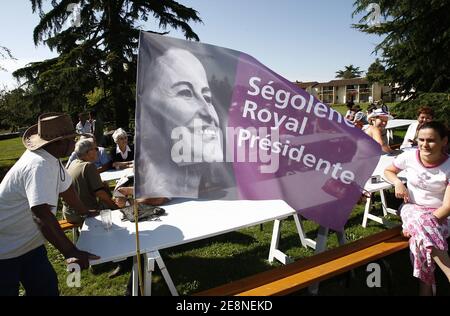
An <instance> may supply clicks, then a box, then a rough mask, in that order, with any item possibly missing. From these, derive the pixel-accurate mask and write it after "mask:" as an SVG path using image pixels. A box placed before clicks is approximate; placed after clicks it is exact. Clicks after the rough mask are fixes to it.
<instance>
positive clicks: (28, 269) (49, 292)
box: [0, 246, 59, 296]
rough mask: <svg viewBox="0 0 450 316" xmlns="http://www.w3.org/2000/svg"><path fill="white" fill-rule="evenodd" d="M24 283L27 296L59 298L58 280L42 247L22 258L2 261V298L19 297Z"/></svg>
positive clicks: (0, 269) (0, 291)
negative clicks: (20, 287) (20, 288)
mask: <svg viewBox="0 0 450 316" xmlns="http://www.w3.org/2000/svg"><path fill="white" fill-rule="evenodd" d="M19 283H22V285H23V287H24V288H25V292H26V295H27V296H58V295H59V290H58V278H57V276H56V272H55V270H54V269H53V266H52V265H51V263H50V262H49V261H48V258H47V250H46V249H45V247H44V246H40V247H38V248H36V249H33V250H31V251H29V252H27V253H26V254H24V255H21V256H20V257H16V258H11V259H4V260H0V296H17V295H19Z"/></svg>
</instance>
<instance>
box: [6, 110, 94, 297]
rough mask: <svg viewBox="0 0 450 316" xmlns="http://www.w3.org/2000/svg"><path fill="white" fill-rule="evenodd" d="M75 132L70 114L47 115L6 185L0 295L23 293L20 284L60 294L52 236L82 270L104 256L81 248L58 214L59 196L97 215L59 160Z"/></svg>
mask: <svg viewBox="0 0 450 316" xmlns="http://www.w3.org/2000/svg"><path fill="white" fill-rule="evenodd" d="M75 136H76V133H75V130H74V128H73V124H72V121H71V119H70V117H69V116H68V115H66V114H59V113H47V114H43V115H41V116H40V117H39V120H38V124H36V125H34V126H32V127H30V128H29V129H28V130H27V131H26V132H25V134H24V136H23V139H22V141H23V144H24V145H25V147H26V148H27V150H26V151H25V153H24V154H23V155H22V157H20V159H19V160H18V161H17V162H16V163H15V164H14V166H13V167H12V168H11V169H10V170H9V171H8V173H7V174H6V176H5V178H4V179H3V181H2V182H1V184H0V296H9V295H18V293H19V283H22V285H23V287H24V288H25V291H26V294H27V295H40V296H41V295H58V294H59V291H58V279H57V276H56V273H55V271H54V269H53V267H52V265H51V264H50V262H49V261H48V258H47V252H46V249H45V247H44V244H45V240H46V239H47V240H48V241H49V242H50V243H51V244H52V245H53V246H55V247H56V248H57V249H58V250H59V251H60V252H61V253H62V254H63V255H64V257H65V258H66V259H68V260H67V262H68V263H77V264H79V265H80V267H81V268H82V269H84V268H87V267H88V266H89V259H98V257H97V256H94V255H92V254H90V253H87V252H84V251H80V250H78V249H77V248H76V247H75V245H74V244H73V243H72V242H71V241H70V240H69V239H68V238H67V237H66V235H65V234H64V232H63V231H62V230H61V228H60V226H59V223H58V220H57V219H56V217H55V213H56V206H57V204H58V197H59V196H61V197H62V198H63V199H64V200H65V201H66V202H67V203H68V204H69V205H71V206H72V207H73V208H74V209H76V210H77V211H78V212H79V213H80V214H83V215H84V216H88V215H89V214H95V213H90V212H89V211H88V210H87V208H86V207H85V206H84V205H83V203H82V202H81V201H80V199H79V198H78V196H77V194H76V192H75V190H74V189H73V187H72V186H71V183H72V179H71V178H70V175H69V174H68V173H67V171H66V170H65V169H64V167H63V166H62V164H61V162H60V161H59V158H61V157H65V156H67V155H68V154H70V152H72V151H73V148H74V144H75V143H74V138H75Z"/></svg>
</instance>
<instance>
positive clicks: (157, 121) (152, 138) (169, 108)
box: [136, 33, 234, 198]
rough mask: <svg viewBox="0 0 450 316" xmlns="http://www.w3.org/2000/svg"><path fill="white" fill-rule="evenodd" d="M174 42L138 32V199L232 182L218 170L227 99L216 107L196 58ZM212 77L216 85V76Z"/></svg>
mask: <svg viewBox="0 0 450 316" xmlns="http://www.w3.org/2000/svg"><path fill="white" fill-rule="evenodd" d="M147 37H148V38H147ZM145 39H147V40H145ZM177 42H181V43H184V42H185V41H181V40H174V39H167V38H162V37H161V36H156V35H151V34H147V33H143V34H142V35H141V42H140V52H139V66H138V94H137V99H138V102H137V110H136V132H137V134H136V135H137V136H138V139H136V143H137V148H136V156H137V157H136V181H137V183H136V193H137V196H140V197H161V196H164V197H190V198H197V197H204V196H208V192H213V191H215V190H216V189H222V188H224V187H229V186H232V184H233V183H234V181H233V179H232V172H226V170H224V168H225V169H226V168H230V166H228V167H227V166H225V164H224V137H223V136H224V135H223V130H224V126H225V124H226V122H220V119H219V117H220V116H221V115H219V114H225V117H226V113H227V107H228V106H229V104H226V103H227V102H229V101H227V100H223V99H224V98H222V100H219V101H217V103H221V105H220V106H219V107H216V104H215V103H216V100H217V98H215V97H214V96H213V93H214V92H213V89H212V88H211V86H210V82H209V81H210V80H211V79H210V78H208V74H207V72H206V69H205V67H204V65H203V64H202V61H201V60H200V58H199V57H197V56H195V55H194V53H193V52H191V51H190V50H188V49H185V48H184V47H181V45H179V46H177V45H173V43H177ZM213 77H214V78H213V79H212V80H213V81H214V82H215V85H216V86H217V85H220V81H219V80H220V79H217V78H220V76H216V75H213ZM225 78H226V77H225ZM226 80H228V79H225V81H226ZM228 86H229V87H230V90H229V91H228V94H231V85H228ZM222 94H223V95H225V97H228V98H230V97H231V96H230V95H228V96H227V95H226V93H224V92H223V91H222ZM228 171H229V170H228Z"/></svg>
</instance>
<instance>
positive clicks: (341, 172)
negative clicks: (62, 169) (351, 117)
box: [135, 33, 380, 230]
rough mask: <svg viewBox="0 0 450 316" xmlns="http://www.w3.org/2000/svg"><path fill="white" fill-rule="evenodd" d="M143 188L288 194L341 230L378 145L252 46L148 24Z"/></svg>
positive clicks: (141, 100)
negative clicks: (246, 48) (249, 50)
mask: <svg viewBox="0 0 450 316" xmlns="http://www.w3.org/2000/svg"><path fill="white" fill-rule="evenodd" d="M135 148H136V154H135V173H136V175H135V180H136V181H135V192H136V197H137V198H148V197H170V198H172V197H184V198H205V199H256V200H261V199H283V200H285V201H287V202H288V203H289V204H290V205H291V206H292V207H293V208H295V209H296V210H298V211H299V212H300V213H301V214H302V215H304V216H305V217H307V218H309V219H312V220H315V221H317V222H318V223H319V224H321V225H323V226H326V227H329V228H333V229H337V230H342V229H343V226H344V224H345V222H346V220H347V217H348V215H349V213H350V212H351V210H352V208H353V206H354V204H355V203H356V201H357V200H358V198H359V196H360V194H361V188H362V187H363V186H364V184H365V182H366V180H367V179H368V178H369V177H370V175H371V173H372V171H373V170H374V168H375V166H376V164H377V162H378V159H379V155H380V148H379V145H378V144H376V143H375V142H374V141H373V140H372V139H371V138H370V137H367V136H366V135H365V134H364V133H363V132H361V131H360V130H359V129H357V128H355V127H354V126H353V124H352V123H350V122H349V121H346V120H344V118H343V117H342V115H341V114H339V113H338V112H336V111H335V110H333V109H332V108H330V107H328V106H327V105H325V104H323V103H321V102H320V101H319V100H318V99H316V98H315V97H313V96H312V95H309V94H308V93H307V92H305V91H303V90H302V89H300V88H299V87H298V86H296V85H295V84H293V83H291V82H289V81H287V80H286V79H284V78H282V77H281V76H279V75H277V74H276V73H274V72H273V71H271V70H270V69H268V68H267V67H265V66H264V65H262V64H260V63H259V62H258V61H257V60H255V59H254V58H252V57H251V56H248V55H246V54H244V53H241V52H238V51H234V50H230V49H226V48H222V47H217V46H212V45H207V44H201V43H197V42H189V41H184V40H179V39H174V38H169V37H165V36H159V35H155V34H150V33H141V37H140V47H139V62H138V80H137V108H136V147H135Z"/></svg>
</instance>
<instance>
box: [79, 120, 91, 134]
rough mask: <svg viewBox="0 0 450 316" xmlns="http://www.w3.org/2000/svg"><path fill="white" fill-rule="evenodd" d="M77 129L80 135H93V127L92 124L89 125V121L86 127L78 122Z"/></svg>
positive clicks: (85, 123)
mask: <svg viewBox="0 0 450 316" xmlns="http://www.w3.org/2000/svg"><path fill="white" fill-rule="evenodd" d="M75 129H76V130H77V133H78V134H87V133H92V125H91V123H89V121H86V122H84V125H83V124H81V122H78V123H77V126H76V127H75Z"/></svg>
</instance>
